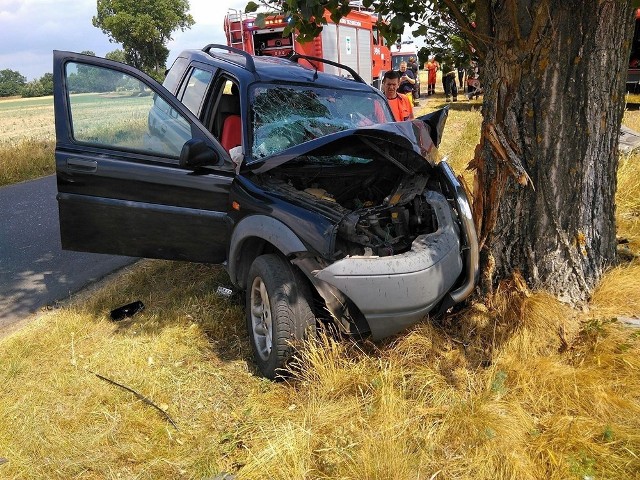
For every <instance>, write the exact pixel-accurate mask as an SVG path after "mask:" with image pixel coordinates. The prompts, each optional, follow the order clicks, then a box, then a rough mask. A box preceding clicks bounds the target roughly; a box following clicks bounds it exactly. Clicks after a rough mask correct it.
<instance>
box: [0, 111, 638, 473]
mask: <svg viewBox="0 0 640 480" xmlns="http://www.w3.org/2000/svg"><path fill="white" fill-rule="evenodd" d="M427 102H431V99H429V100H428V101H425V103H427ZM467 115H468V116H467ZM478 119H479V116H478V114H477V112H460V111H453V112H452V113H451V116H450V118H449V123H448V126H447V135H445V139H446V138H449V137H453V138H452V139H451V143H444V142H443V146H442V150H443V153H444V154H449V155H451V157H452V163H454V162H460V164H461V165H465V163H464V162H466V161H468V159H469V158H470V156H471V155H472V153H473V152H472V150H473V146H474V145H475V144H472V145H469V146H467V147H468V149H465V148H462V149H459V150H456V142H455V140H454V139H455V137H454V136H453V135H454V134H456V132H457V134H461V135H468V136H469V138H472V137H473V135H477V126H475V127H474V126H473V125H474V122H478V121H479V120H478ZM452 127H453V128H452ZM465 138H466V137H465ZM448 141H449V140H447V142H448ZM465 142H466V141H465ZM465 142H458V143H465ZM469 142H471V143H472V141H471V140H469ZM454 152H457V153H454ZM460 164H458V163H454V165H460ZM457 168H458V170H459V169H460V167H459V166H458V167H457ZM628 168H629V169H630V170H629V172H630V173H629V174H626V173H624V174H623V175H624V176H625V177H626V176H628V177H629V178H625V179H623V178H620V179H619V184H620V185H623V184H625V185H627V183H625V182H626V181H627V180H629V181H631V184H633V177H634V175H635V176H636V178H637V175H636V173H633V172H635V170H634V168H635V167H634V166H633V165H631V164H629V165H628ZM625 188H628V187H625ZM619 195H623V196H622V197H619V200H618V214H619V215H621V214H626V213H625V212H634V208H636V207H634V203H633V202H634V197H633V195H627V194H626V193H619ZM625 195H626V196H625ZM635 198H637V196H636V197H635ZM623 199H624V200H623ZM633 218H635V217H633V216H631V219H632V220H633ZM631 225H633V223H631ZM624 228H627V227H624ZM628 231H633V230H632V229H631V230H624V233H623V232H621V235H628V233H626V232H628ZM639 273H640V271H638V265H637V264H634V263H630V264H629V263H628V264H625V265H623V266H620V267H619V268H616V269H614V270H612V271H611V272H610V273H609V274H608V275H607V276H606V277H605V278H604V279H603V281H602V283H601V284H600V285H599V287H598V289H596V291H595V292H594V295H593V299H592V302H591V304H590V305H589V308H588V309H587V310H586V311H584V312H583V311H576V310H573V309H570V308H568V307H567V306H565V305H563V304H561V303H559V302H557V301H556V300H555V299H553V298H551V297H549V296H548V295H545V294H543V293H539V292H527V291H524V290H523V289H517V288H515V287H513V286H511V287H508V288H503V289H500V290H499V291H498V293H497V294H496V296H495V297H494V298H493V299H492V301H491V302H490V304H487V305H484V304H473V305H470V306H469V307H467V308H466V309H464V310H462V311H458V312H456V313H455V314H453V315H449V316H447V317H446V318H445V319H441V320H432V321H425V322H423V323H422V324H420V325H418V326H416V327H415V328H413V329H412V330H411V331H410V332H408V333H405V334H402V335H399V336H397V337H396V338H394V339H391V340H389V341H387V342H382V343H379V344H375V345H374V344H371V343H367V342H364V343H359V344H353V343H350V342H348V341H341V342H336V341H335V340H333V339H331V338H326V337H320V338H319V339H318V340H317V341H312V342H309V343H308V344H307V345H305V346H304V348H303V349H302V350H301V351H300V353H299V355H298V358H297V361H296V362H295V364H294V365H293V369H292V370H293V372H292V376H291V378H289V379H288V380H287V381H285V382H280V383H273V382H269V381H265V380H263V379H260V378H258V377H256V376H255V371H254V368H253V364H252V360H251V352H250V349H249V343H248V339H247V337H246V333H245V330H246V329H245V325H244V317H243V313H242V309H241V308H240V306H238V305H236V304H234V303H233V302H231V301H228V300H224V299H221V298H219V297H217V296H215V295H214V294H213V292H215V290H216V288H217V286H219V285H226V284H227V282H228V278H227V277H226V274H225V273H224V272H223V270H222V269H221V268H219V267H211V266H204V265H196V264H186V263H179V262H166V261H142V262H139V263H137V264H136V265H135V266H133V267H132V268H131V269H129V271H128V272H127V273H126V274H124V275H120V276H118V277H117V278H115V279H113V280H112V281H110V282H109V283H107V284H105V285H103V286H101V287H100V288H99V289H98V290H96V291H95V292H93V293H92V294H91V295H85V296H80V297H76V299H75V300H74V303H72V304H70V305H67V306H65V307H64V308H62V309H60V310H56V311H52V312H46V313H42V314H39V315H38V316H37V317H36V319H35V320H34V321H33V322H32V323H31V324H29V325H28V326H27V327H25V328H24V329H22V330H20V331H18V332H15V333H13V334H11V335H10V336H8V337H5V338H2V339H0V366H1V367H2V368H0V384H1V385H2V389H1V390H0V459H4V460H6V462H3V461H2V460H0V478H20V479H42V478H47V479H65V480H66V479H69V478H81V479H104V478H139V479H164V478H170V479H181V478H184V479H191V478H194V479H203V478H213V477H214V476H215V475H217V474H219V473H220V472H223V471H227V472H234V473H236V474H237V478H238V479H242V478H246V479H265V478H269V479H287V480H288V479H305V478H306V479H318V478H322V479H341V480H342V479H344V480H346V479H354V480H355V479H358V480H360V479H376V480H377V479H383V478H384V479H410V480H414V479H468V478H472V479H474V480H484V479H487V480H501V479H518V480H520V479H536V480H538V479H558V480H560V479H562V480H565V479H576V480H584V479H585V478H588V477H592V478H595V479H634V478H638V472H640V454H639V452H640V335H639V334H638V330H637V329H632V328H629V327H625V326H623V325H622V324H621V322H619V321H616V320H615V318H618V317H620V316H632V315H638V314H640V312H639V308H640V307H639V305H638V293H637V292H638V291H640V288H638V287H639V286H640V285H638V283H640V275H639ZM138 299H139V300H142V301H143V302H144V304H145V305H146V308H145V310H144V311H142V312H140V313H139V314H137V315H136V316H135V317H133V318H131V319H127V320H124V321H121V322H112V321H111V320H109V311H110V310H111V309H112V308H114V307H116V306H119V305H122V304H124V303H128V302H130V301H132V300H138ZM94 372H95V373H99V374H100V375H103V376H105V377H108V378H110V379H112V380H114V381H116V382H119V383H121V384H123V385H126V386H128V387H129V388H132V389H134V390H135V391H136V392H138V393H139V394H141V395H144V396H145V397H146V398H148V399H149V400H150V401H152V402H153V403H154V404H155V405H156V406H158V407H159V408H161V409H162V410H163V411H165V412H166V414H167V415H169V416H170V417H171V418H172V419H173V420H174V421H175V423H176V425H177V426H178V429H176V428H174V427H173V426H172V425H171V424H170V423H169V422H168V421H167V420H166V418H165V417H164V416H163V415H161V414H160V413H159V412H158V411H157V410H156V409H155V408H153V407H151V406H150V405H148V404H146V403H144V402H143V401H141V400H140V398H138V397H136V396H135V395H133V394H132V393H131V392H128V391H126V390H124V389H122V388H119V387H117V386H115V385H113V384H110V383H107V382H105V381H103V380H101V379H100V378H98V377H97V376H96V375H95V374H94Z"/></svg>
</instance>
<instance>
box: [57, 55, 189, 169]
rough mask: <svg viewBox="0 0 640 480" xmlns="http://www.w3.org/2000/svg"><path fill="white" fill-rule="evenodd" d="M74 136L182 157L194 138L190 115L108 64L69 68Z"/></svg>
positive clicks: (68, 83) (89, 142)
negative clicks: (185, 146) (183, 148)
mask: <svg viewBox="0 0 640 480" xmlns="http://www.w3.org/2000/svg"><path fill="white" fill-rule="evenodd" d="M65 75H66V82H67V91H68V92H69V96H68V100H69V111H70V121H71V127H72V128H71V130H72V132H73V139H74V140H75V141H76V142H79V143H84V144H93V145H99V146H107V147H111V148H115V149H125V150H134V151H141V152H143V153H150V154H154V155H158V154H160V155H163V156H167V157H174V158H176V159H177V158H178V156H179V155H180V151H181V150H182V146H183V145H184V143H185V142H186V141H187V140H190V139H191V138H192V135H191V126H190V124H189V122H188V121H187V119H186V118H185V117H184V116H182V115H181V114H180V113H179V112H177V111H176V110H175V109H174V108H172V107H171V106H170V105H169V104H168V103H167V102H165V101H164V100H163V99H162V98H161V97H160V96H158V95H156V94H154V92H153V91H152V90H151V88H150V87H149V86H148V85H146V84H145V83H143V82H142V81H141V80H139V79H137V78H134V77H132V76H130V75H127V74H126V73H122V72H119V71H115V70H111V69H108V68H103V67H98V66H94V65H86V64H82V63H75V62H69V63H67V65H66V68H65Z"/></svg>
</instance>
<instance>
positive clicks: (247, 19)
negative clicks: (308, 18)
mask: <svg viewBox="0 0 640 480" xmlns="http://www.w3.org/2000/svg"><path fill="white" fill-rule="evenodd" d="M325 18H326V19H327V25H324V28H323V29H322V33H321V34H320V35H319V36H318V37H316V38H315V39H313V40H312V41H310V42H308V43H300V42H299V41H298V40H297V35H296V33H292V34H291V35H289V36H287V37H283V31H284V29H285V27H286V26H287V22H286V19H285V18H284V17H283V16H282V15H273V16H268V17H266V19H265V22H264V26H258V25H257V24H256V17H255V16H252V15H248V14H245V13H243V12H242V11H238V10H235V9H230V10H229V12H228V13H227V15H226V17H225V19H224V29H225V34H226V36H227V45H229V46H230V47H236V48H239V49H241V50H244V51H245V52H248V53H251V54H253V55H270V56H276V57H288V56H291V55H293V54H294V53H298V54H301V55H308V56H311V57H320V58H325V59H327V60H332V61H334V62H337V63H341V64H343V65H346V66H348V67H351V68H352V69H353V70H355V71H356V72H357V73H358V75H360V76H361V77H362V79H363V80H364V81H366V82H368V83H370V84H372V85H374V86H379V82H380V81H381V79H382V78H381V76H382V75H383V74H384V72H385V71H386V70H389V69H390V68H391V54H390V52H389V47H388V46H387V45H386V44H385V41H384V38H383V37H382V35H380V34H379V32H378V29H377V28H376V25H375V23H376V16H374V15H373V14H372V13H371V12H368V11H366V10H356V9H354V10H352V11H351V12H350V13H349V14H348V15H346V16H345V17H343V18H342V19H340V22H339V23H335V22H333V21H332V20H331V18H330V16H329V14H328V13H325ZM310 63H311V62H310ZM313 66H314V67H315V68H317V69H318V70H320V71H324V72H327V73H332V74H334V75H342V76H348V75H349V74H348V72H347V71H346V70H343V69H340V68H338V67H334V66H332V65H327V64H322V63H318V64H317V65H315V64H314V65H313Z"/></svg>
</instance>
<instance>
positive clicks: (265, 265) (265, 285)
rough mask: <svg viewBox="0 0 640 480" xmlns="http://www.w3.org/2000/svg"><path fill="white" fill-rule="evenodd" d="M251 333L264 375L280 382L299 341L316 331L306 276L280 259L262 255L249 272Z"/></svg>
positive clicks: (277, 256) (248, 312) (248, 314)
mask: <svg viewBox="0 0 640 480" xmlns="http://www.w3.org/2000/svg"><path fill="white" fill-rule="evenodd" d="M246 318H247V329H248V331H249V338H250V341H251V347H252V349H253V353H254V356H255V359H256V362H257V365H258V369H259V370H260V373H261V374H262V375H264V376H265V377H267V378H272V379H273V378H276V377H277V376H278V374H279V373H281V372H280V370H281V369H282V368H283V367H285V366H286V363H287V361H288V360H289V359H290V358H291V355H292V354H293V352H294V350H295V344H296V342H297V341H300V340H303V339H305V338H307V336H308V335H309V334H313V332H314V331H315V317H314V315H313V312H312V310H311V293H310V289H309V284H308V281H307V279H306V278H305V277H304V275H303V274H302V273H301V272H300V271H298V270H297V269H296V268H294V267H293V265H291V263H289V262H288V261H287V260H286V259H284V258H283V257H281V256H280V255H274V254H269V255H261V256H259V257H258V258H256V259H255V261H254V262H253V264H252V265H251V268H250V269H249V276H248V278H247V298H246Z"/></svg>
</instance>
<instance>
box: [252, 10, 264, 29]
mask: <svg viewBox="0 0 640 480" xmlns="http://www.w3.org/2000/svg"><path fill="white" fill-rule="evenodd" d="M265 22H266V15H265V14H264V13H259V14H258V15H256V21H255V22H254V23H255V24H256V26H257V27H259V28H264V27H265V25H266V23H265Z"/></svg>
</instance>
